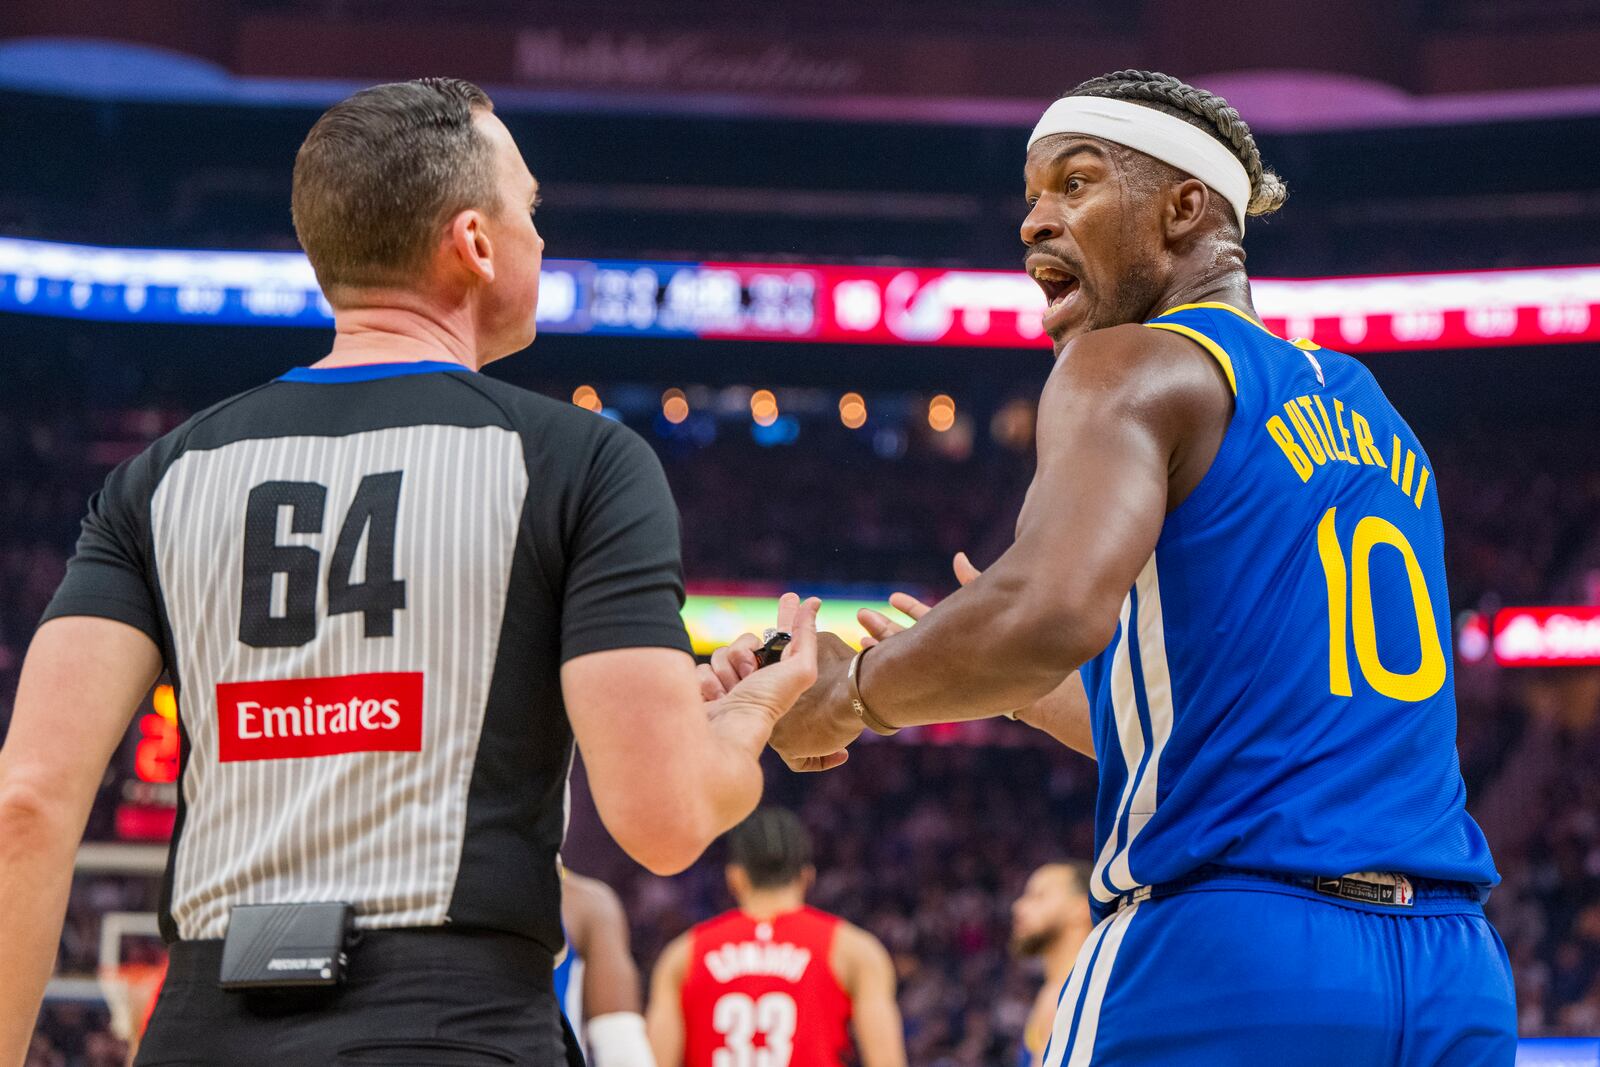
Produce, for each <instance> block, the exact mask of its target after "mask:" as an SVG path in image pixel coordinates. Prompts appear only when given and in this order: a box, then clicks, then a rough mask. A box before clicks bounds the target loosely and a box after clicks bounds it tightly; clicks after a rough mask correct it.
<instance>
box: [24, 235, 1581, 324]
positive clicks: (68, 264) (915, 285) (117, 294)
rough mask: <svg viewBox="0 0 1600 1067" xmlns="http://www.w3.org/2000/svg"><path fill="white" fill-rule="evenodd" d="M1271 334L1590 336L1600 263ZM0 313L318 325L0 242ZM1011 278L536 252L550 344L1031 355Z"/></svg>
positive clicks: (1277, 285)
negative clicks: (607, 340)
mask: <svg viewBox="0 0 1600 1067" xmlns="http://www.w3.org/2000/svg"><path fill="white" fill-rule="evenodd" d="M1252 290H1253V293H1254V296H1255V301H1256V309H1257V310H1258V311H1259V312H1260V313H1261V316H1262V318H1263V320H1264V321H1265V323H1266V325H1267V327H1268V328H1269V329H1271V330H1272V331H1274V332H1275V333H1279V334H1282V335H1285V336H1291V337H1305V338H1309V339H1310V340H1312V341H1315V342H1317V343H1318V344H1321V345H1326V346H1328V347H1330V348H1336V349H1339V350H1342V351H1349V352H1362V351H1404V350H1408V349H1433V348H1466V347H1478V346H1490V345H1493V346H1506V345H1524V344H1553V343H1559V342H1570V341H1596V340H1600V266H1571V267H1540V268H1528V269H1518V270H1486V271H1462V272H1455V273H1445V274H1405V275H1377V276H1370V277H1345V278H1258V279H1254V280H1253V281H1252ZM0 312H13V313H21V314H36V315H52V316H59V317H66V318H81V319H95V320H101V321H124V322H189V323H212V324H218V325H251V326H312V327H323V328H326V327H327V326H328V325H330V324H331V323H332V321H333V317H332V315H333V313H332V309H331V308H330V307H329V306H328V303H327V301H326V300H325V299H324V298H323V296H322V293H321V292H320V290H318V288H317V284H316V278H315V276H314V275H313V274H312V271H311V265H310V263H308V262H307V261H306V258H305V256H303V255H302V254H300V253H298V252H224V251H203V250H184V249H141V248H97V247H92V246H88V245H68V244H58V243H54V242H47V241H27V240H20V239H15V238H0ZM1043 312H1044V297H1043V294H1042V293H1041V292H1040V290H1039V288H1038V286H1036V285H1035V284H1034V283H1033V281H1032V280H1031V279H1030V278H1028V276H1027V275H1025V274H1023V273H1022V272H1020V271H995V270H952V269H946V268H937V267H909V266H907V267H877V266H850V265H838V264H833V265H829V264H800V263H792V264H781V263H713V262H667V261H646V260H574V259H546V260H545V261H544V263H543V271H542V275H541V279H540V292H539V308H538V321H539V327H540V329H541V330H543V331H545V332H547V333H562V334H581V335H598V336H632V337H684V338H702V339H705V340H724V339H741V340H765V341H790V342H832V343H839V342H845V343H863V344H877V345H961V346H972V347H987V348H1012V349H1035V350H1037V349H1040V348H1044V347H1047V346H1048V343H1049V342H1048V341H1047V339H1046V338H1045V337H1044V332H1043V328H1042V326H1041V324H1040V320H1041V317H1042V315H1043Z"/></svg>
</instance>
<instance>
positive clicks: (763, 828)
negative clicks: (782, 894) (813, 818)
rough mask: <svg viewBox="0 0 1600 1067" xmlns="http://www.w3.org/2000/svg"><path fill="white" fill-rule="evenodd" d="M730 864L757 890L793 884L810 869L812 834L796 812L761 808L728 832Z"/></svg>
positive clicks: (784, 809)
mask: <svg viewBox="0 0 1600 1067" xmlns="http://www.w3.org/2000/svg"><path fill="white" fill-rule="evenodd" d="M728 863H729V864H732V865H734V866H737V867H742V868H743V869H744V873H745V874H746V875H747V876H748V877H749V879H750V885H751V886H752V887H754V888H756V889H776V888H778V887H779V886H786V885H790V884H792V883H793V882H794V881H795V880H796V879H798V878H799V877H800V875H801V874H802V873H803V872H804V871H805V869H806V868H807V867H809V866H811V835H810V834H809V833H807V832H806V828H805V827H804V826H803V825H802V824H801V822H800V819H799V818H798V817H797V816H796V815H795V813H794V812H792V811H789V810H788V809H786V808H758V809H756V810H755V811H754V812H752V813H751V815H750V817H749V818H747V819H745V821H744V822H742V823H740V824H739V825H738V826H735V827H734V828H733V829H732V830H730V831H729V832H728Z"/></svg>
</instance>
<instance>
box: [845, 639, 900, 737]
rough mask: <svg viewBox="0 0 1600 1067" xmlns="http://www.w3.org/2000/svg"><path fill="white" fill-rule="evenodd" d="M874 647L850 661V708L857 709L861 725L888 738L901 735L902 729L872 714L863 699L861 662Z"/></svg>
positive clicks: (863, 650) (871, 646)
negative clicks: (892, 735)
mask: <svg viewBox="0 0 1600 1067" xmlns="http://www.w3.org/2000/svg"><path fill="white" fill-rule="evenodd" d="M874 647H876V646H873V645H868V646H867V648H863V649H862V650H861V651H860V652H857V653H856V658H855V659H853V660H851V661H850V674H849V678H850V706H851V707H852V708H854V709H855V713H856V718H858V719H860V720H861V725H863V726H865V727H866V728H867V729H869V730H871V731H872V732H873V733H875V734H879V735H881V736H883V737H888V736H889V735H891V734H897V733H899V732H900V727H898V726H890V725H889V724H888V723H886V722H884V721H883V720H882V719H880V718H878V717H877V716H876V715H874V714H872V709H871V708H869V707H867V702H866V701H865V700H862V699H861V660H862V657H864V656H865V655H866V654H867V652H868V650H869V649H871V648H874Z"/></svg>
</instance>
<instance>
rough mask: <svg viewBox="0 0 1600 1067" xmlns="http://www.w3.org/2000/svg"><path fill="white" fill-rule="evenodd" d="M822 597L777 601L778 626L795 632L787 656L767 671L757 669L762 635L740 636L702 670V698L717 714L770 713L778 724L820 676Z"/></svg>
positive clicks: (699, 670) (790, 596)
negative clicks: (819, 652) (760, 636)
mask: <svg viewBox="0 0 1600 1067" xmlns="http://www.w3.org/2000/svg"><path fill="white" fill-rule="evenodd" d="M821 607H822V601H820V600H818V599H817V598H816V597H812V598H810V599H809V600H806V601H805V602H803V603H802V602H801V600H800V598H799V596H797V595H796V594H794V593H785V594H784V595H783V597H782V598H781V599H779V601H778V624H777V625H778V629H779V630H782V631H784V632H786V633H789V634H792V635H793V639H792V640H791V641H790V642H789V647H787V648H785V649H784V650H783V657H782V658H781V659H780V660H779V661H778V662H777V663H774V664H773V665H772V666H770V667H768V668H766V669H765V670H757V669H756V668H757V664H756V656H755V650H756V649H757V648H759V647H761V639H760V638H758V637H756V636H755V635H754V634H741V635H740V636H739V638H738V639H737V640H735V641H734V642H733V643H732V644H731V645H728V646H727V647H726V648H720V649H718V650H717V651H716V653H714V654H713V655H712V657H711V664H710V665H706V664H701V665H700V666H699V667H698V668H697V673H698V675H699V679H700V696H701V699H703V700H705V701H707V702H708V703H712V704H713V705H714V706H713V707H712V708H711V709H709V710H710V714H711V715H712V717H713V718H718V717H720V716H722V715H725V714H727V713H728V712H730V711H736V710H737V711H750V712H761V713H763V714H765V715H766V716H767V718H768V721H769V722H771V723H775V722H777V721H778V719H779V718H780V717H782V715H783V714H784V712H786V711H788V710H789V709H790V708H791V707H793V706H794V702H795V701H796V700H799V699H800V696H801V694H803V693H804V692H805V691H806V690H807V689H809V688H811V686H812V684H813V683H814V682H816V680H817V611H818V610H819V609H820V608H821Z"/></svg>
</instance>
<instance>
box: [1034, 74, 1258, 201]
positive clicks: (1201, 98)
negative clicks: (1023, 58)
mask: <svg viewBox="0 0 1600 1067" xmlns="http://www.w3.org/2000/svg"><path fill="white" fill-rule="evenodd" d="M1064 95H1065V96H1101V97H1109V98H1110V99H1113V100H1127V101H1130V102H1131V103H1135V104H1145V105H1147V106H1149V107H1154V108H1155V109H1156V110H1158V111H1163V112H1165V113H1166V114H1168V115H1172V116H1173V117H1175V118H1180V119H1182V120H1184V121H1185V122H1187V123H1189V125H1191V126H1195V127H1198V128H1199V129H1202V130H1204V131H1205V132H1207V133H1209V134H1210V135H1211V136H1213V137H1215V138H1216V139H1217V140H1219V141H1221V142H1222V143H1223V144H1225V145H1227V146H1228V147H1229V148H1231V149H1232V150H1233V154H1234V155H1235V156H1237V157H1238V159H1239V162H1240V163H1242V164H1244V172H1245V174H1246V175H1247V176H1248V177H1249V178H1250V204H1249V206H1248V207H1247V208H1246V209H1245V214H1247V215H1270V214H1271V213H1272V212H1274V211H1276V210H1278V209H1279V208H1280V207H1282V206H1283V202H1284V201H1285V200H1287V199H1288V198H1289V187H1288V186H1287V185H1285V184H1284V182H1283V179H1282V178H1280V177H1278V176H1277V174H1275V173H1273V172H1272V171H1271V170H1269V169H1268V168H1267V167H1266V166H1265V165H1264V164H1263V163H1262V162H1261V150H1260V149H1258V148H1257V147H1256V139H1255V137H1253V136H1252V135H1251V133H1250V126H1249V125H1248V124H1247V123H1246V122H1245V121H1244V119H1242V118H1240V117H1239V112H1238V111H1237V110H1236V109H1234V108H1232V107H1230V106H1229V105H1228V102H1227V101H1226V100H1224V99H1223V98H1222V97H1220V96H1217V95H1215V94H1213V93H1208V92H1206V91H1205V90H1204V89H1196V88H1195V87H1194V86H1192V85H1187V84H1185V83H1184V82H1181V81H1179V80H1178V79H1177V78H1174V77H1173V76H1172V75H1170V74H1162V73H1159V72H1158V71H1153V70H1119V71H1116V72H1114V73H1111V74H1102V75H1101V76H1100V77H1098V78H1090V79H1089V80H1088V81H1086V82H1084V83H1083V84H1081V85H1079V86H1078V87H1077V88H1075V89H1073V90H1071V91H1070V92H1067V93H1065V94H1064Z"/></svg>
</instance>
